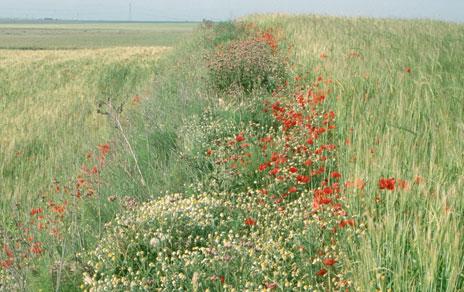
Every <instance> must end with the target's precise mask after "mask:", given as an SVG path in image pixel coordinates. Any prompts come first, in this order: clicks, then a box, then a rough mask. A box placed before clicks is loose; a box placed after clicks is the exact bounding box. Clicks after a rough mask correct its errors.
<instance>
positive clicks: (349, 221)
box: [338, 219, 354, 228]
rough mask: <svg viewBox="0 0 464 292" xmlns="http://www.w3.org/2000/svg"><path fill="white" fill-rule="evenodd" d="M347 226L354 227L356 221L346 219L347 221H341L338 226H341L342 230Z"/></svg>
mask: <svg viewBox="0 0 464 292" xmlns="http://www.w3.org/2000/svg"><path fill="white" fill-rule="evenodd" d="M347 225H349V226H354V220H353V219H346V220H342V221H340V224H338V226H340V227H341V228H344V227H345V226H347Z"/></svg>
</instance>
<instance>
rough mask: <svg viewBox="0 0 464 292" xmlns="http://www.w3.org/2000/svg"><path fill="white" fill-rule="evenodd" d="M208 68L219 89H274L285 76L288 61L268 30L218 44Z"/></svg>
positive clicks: (246, 90)
mask: <svg viewBox="0 0 464 292" xmlns="http://www.w3.org/2000/svg"><path fill="white" fill-rule="evenodd" d="M208 68H209V76H210V80H211V82H212V85H213V87H215V88H216V89H218V90H220V91H230V90H234V89H241V90H243V91H245V92H247V93H249V92H251V91H253V90H257V89H265V90H267V91H269V92H272V91H273V90H274V89H275V88H276V87H277V86H278V85H279V83H280V82H281V81H283V80H284V79H285V77H286V62H284V60H283V58H282V56H281V55H280V54H279V52H278V46H277V42H276V41H275V39H274V37H273V36H272V35H271V34H269V33H266V34H264V35H263V37H259V38H251V39H246V40H236V41H231V42H229V43H228V44H227V45H225V46H220V47H218V48H217V49H216V50H215V52H214V53H213V54H212V56H211V60H210V62H209V64H208Z"/></svg>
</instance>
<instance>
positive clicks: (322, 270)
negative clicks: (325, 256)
mask: <svg viewBox="0 0 464 292" xmlns="http://www.w3.org/2000/svg"><path fill="white" fill-rule="evenodd" d="M325 274H327V270H326V269H324V268H322V269H320V270H319V271H318V272H317V273H316V276H320V277H322V276H324V275H325Z"/></svg>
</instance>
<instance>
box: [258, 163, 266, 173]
mask: <svg viewBox="0 0 464 292" xmlns="http://www.w3.org/2000/svg"><path fill="white" fill-rule="evenodd" d="M267 165H268V164H267V163H262V164H260V165H259V168H258V169H259V171H264V170H266V168H267Z"/></svg>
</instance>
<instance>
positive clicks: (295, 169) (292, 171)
mask: <svg viewBox="0 0 464 292" xmlns="http://www.w3.org/2000/svg"><path fill="white" fill-rule="evenodd" d="M288 171H290V172H291V173H295V172H297V171H298V168H296V167H294V166H292V167H290V168H289V169H288Z"/></svg>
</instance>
